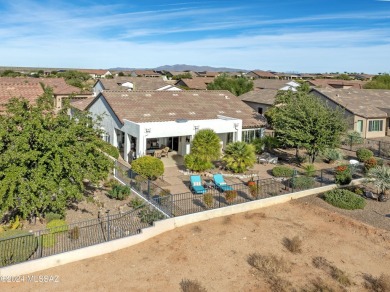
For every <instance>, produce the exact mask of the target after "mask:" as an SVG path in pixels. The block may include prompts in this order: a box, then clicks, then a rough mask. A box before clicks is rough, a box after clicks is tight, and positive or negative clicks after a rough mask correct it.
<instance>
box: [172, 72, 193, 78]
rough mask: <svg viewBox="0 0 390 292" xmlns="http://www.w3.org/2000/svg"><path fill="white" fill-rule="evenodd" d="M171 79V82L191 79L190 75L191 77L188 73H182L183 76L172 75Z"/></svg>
mask: <svg viewBox="0 0 390 292" xmlns="http://www.w3.org/2000/svg"><path fill="white" fill-rule="evenodd" d="M172 79H173V80H180V79H192V75H191V73H190V72H186V73H183V74H178V75H174V76H172Z"/></svg>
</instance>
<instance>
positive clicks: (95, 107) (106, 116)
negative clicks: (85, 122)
mask: <svg viewBox="0 0 390 292" xmlns="http://www.w3.org/2000/svg"><path fill="white" fill-rule="evenodd" d="M89 111H90V112H91V113H92V114H93V115H94V116H95V117H97V116H101V117H102V120H101V121H100V127H101V128H103V129H104V131H105V132H106V133H107V134H108V135H109V136H110V143H111V144H112V145H114V146H118V141H117V136H116V133H115V129H119V130H121V128H122V123H121V122H120V121H119V120H118V119H117V117H116V115H115V114H114V112H113V111H112V110H111V108H110V107H109V105H108V103H107V102H106V100H105V99H103V98H99V99H97V100H96V101H95V102H94V103H93V104H92V105H91V107H90V108H89Z"/></svg>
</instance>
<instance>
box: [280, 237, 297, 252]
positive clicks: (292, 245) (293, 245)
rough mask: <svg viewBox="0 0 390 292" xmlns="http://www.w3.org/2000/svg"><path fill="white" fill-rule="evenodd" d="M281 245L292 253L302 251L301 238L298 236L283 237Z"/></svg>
mask: <svg viewBox="0 0 390 292" xmlns="http://www.w3.org/2000/svg"><path fill="white" fill-rule="evenodd" d="M283 245H284V246H285V247H286V248H287V249H288V250H289V251H291V252H292V253H301V252H302V240H301V239H300V238H299V237H298V236H294V237H293V238H291V239H290V238H287V237H286V238H284V239H283Z"/></svg>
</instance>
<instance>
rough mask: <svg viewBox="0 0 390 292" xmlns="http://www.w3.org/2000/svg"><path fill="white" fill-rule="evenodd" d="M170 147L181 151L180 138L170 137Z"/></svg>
mask: <svg viewBox="0 0 390 292" xmlns="http://www.w3.org/2000/svg"><path fill="white" fill-rule="evenodd" d="M168 147H169V148H171V149H172V150H174V151H179V137H169V138H168Z"/></svg>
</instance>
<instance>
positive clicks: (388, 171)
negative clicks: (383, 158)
mask: <svg viewBox="0 0 390 292" xmlns="http://www.w3.org/2000/svg"><path fill="white" fill-rule="evenodd" d="M368 177H369V178H370V180H369V181H370V182H371V183H372V184H373V185H374V186H376V187H377V189H378V190H380V191H381V194H382V195H384V193H385V191H386V190H388V189H390V167H388V166H377V167H374V168H371V169H370V170H369V171H368Z"/></svg>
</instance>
